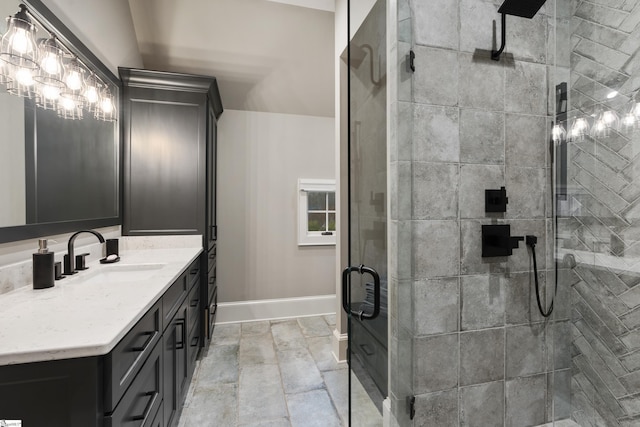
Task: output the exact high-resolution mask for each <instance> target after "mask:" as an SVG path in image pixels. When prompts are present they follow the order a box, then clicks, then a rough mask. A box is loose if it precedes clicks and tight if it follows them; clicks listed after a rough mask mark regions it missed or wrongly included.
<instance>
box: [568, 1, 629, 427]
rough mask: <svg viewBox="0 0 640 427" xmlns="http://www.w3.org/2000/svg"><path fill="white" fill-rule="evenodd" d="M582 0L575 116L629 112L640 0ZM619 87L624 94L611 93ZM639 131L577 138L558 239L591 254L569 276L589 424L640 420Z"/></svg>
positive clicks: (576, 32)
mask: <svg viewBox="0 0 640 427" xmlns="http://www.w3.org/2000/svg"><path fill="white" fill-rule="evenodd" d="M572 3H573V6H574V9H573V10H572V11H570V12H569V17H570V21H571V26H570V28H571V29H572V32H571V33H569V34H570V36H571V39H570V40H569V38H568V37H566V41H565V46H564V49H563V50H564V51H566V52H569V53H570V70H571V74H570V82H571V84H570V89H571V90H570V97H569V101H570V117H579V116H587V117H588V116H590V115H591V114H593V113H594V111H595V109H596V108H597V107H598V106H602V107H603V108H613V109H616V110H617V111H618V112H619V114H620V115H621V116H622V115H623V114H625V113H626V112H627V108H628V106H627V103H628V101H629V99H630V96H632V95H633V93H634V91H636V90H637V89H638V87H639V85H640V79H639V77H640V49H639V47H640V27H638V23H639V22H640V1H637V0H630V1H625V2H619V3H615V2H614V3H612V2H609V1H605V0H593V1H591V0H590V1H589V2H587V1H577V2H572ZM571 13H572V15H571ZM612 91H617V92H619V94H620V95H619V96H615V97H613V98H611V99H609V98H608V97H607V95H608V94H610V93H612ZM638 138H640V135H639V134H638V133H633V132H625V131H621V132H613V133H612V134H611V135H610V136H608V137H600V138H591V137H586V138H584V140H575V141H572V142H571V144H570V145H569V147H568V148H569V155H568V158H569V165H568V178H569V182H568V187H569V197H568V199H567V200H566V201H565V202H563V203H562V205H561V212H560V213H561V214H562V215H561V217H560V218H559V224H558V245H559V246H560V247H561V248H564V249H567V250H569V251H578V253H579V254H582V256H581V257H579V259H581V260H582V261H583V262H582V263H580V264H579V265H578V267H577V268H576V269H575V270H573V271H566V272H565V274H564V276H562V277H561V278H560V281H559V284H560V286H561V287H560V289H561V290H565V289H570V290H571V293H570V300H571V307H572V315H571V324H570V325H571V334H572V348H571V372H572V380H571V389H570V393H571V394H570V395H571V400H570V404H571V406H570V409H571V415H572V418H573V419H574V420H575V421H577V422H578V423H580V424H581V425H583V426H591V425H606V426H635V425H639V424H640V405H639V403H640V382H639V381H638V378H640V364H638V360H640V359H638V355H639V354H640V352H639V350H640V340H639V339H638V338H639V337H640V329H639V326H640V323H639V322H638V321H637V319H638V314H637V313H640V307H639V306H640V299H638V298H637V296H638V295H640V287H638V284H640V274H638V273H637V272H634V271H633V270H636V271H637V268H634V264H637V261H638V256H639V255H640V253H639V252H638V247H639V246H638V245H637V242H638V240H639V239H638V238H639V237H640V234H639V233H638V231H639V230H640V221H639V217H638V212H639V210H640V199H639V196H640V185H639V184H638V181H637V177H638V172H640V157H638V156H637V141H638ZM585 255H589V256H585ZM613 267H615V268H613ZM562 362H563V363H567V362H568V359H567V358H566V357H564V358H563V361H562Z"/></svg>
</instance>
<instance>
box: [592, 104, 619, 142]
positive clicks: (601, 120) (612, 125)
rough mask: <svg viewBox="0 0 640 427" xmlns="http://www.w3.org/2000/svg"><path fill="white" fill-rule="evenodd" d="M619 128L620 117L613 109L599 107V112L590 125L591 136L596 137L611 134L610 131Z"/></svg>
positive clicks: (604, 136)
mask: <svg viewBox="0 0 640 427" xmlns="http://www.w3.org/2000/svg"><path fill="white" fill-rule="evenodd" d="M619 128H620V118H619V117H618V113H616V112H615V111H614V110H605V109H603V108H600V111H599V113H598V114H597V115H596V119H595V121H594V122H593V126H592V127H591V136H593V137H596V138H606V137H609V136H611V131H612V130H615V131H617V130H618V129H619Z"/></svg>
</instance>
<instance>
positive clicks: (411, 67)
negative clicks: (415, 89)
mask: <svg viewBox="0 0 640 427" xmlns="http://www.w3.org/2000/svg"><path fill="white" fill-rule="evenodd" d="M415 59H416V54H415V53H414V52H413V50H410V51H409V70H411V72H412V73H415V72H416V64H414V62H413V61H414V60H415ZM407 71H408V70H407Z"/></svg>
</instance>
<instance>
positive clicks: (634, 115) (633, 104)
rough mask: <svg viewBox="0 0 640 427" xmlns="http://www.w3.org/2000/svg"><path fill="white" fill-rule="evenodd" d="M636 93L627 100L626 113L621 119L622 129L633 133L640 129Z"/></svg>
mask: <svg viewBox="0 0 640 427" xmlns="http://www.w3.org/2000/svg"><path fill="white" fill-rule="evenodd" d="M637 96H638V93H637V92H636V93H635V94H634V95H633V96H632V97H631V99H630V100H629V106H628V107H627V112H626V113H625V115H624V116H623V117H622V128H623V129H624V130H626V131H629V132H631V131H635V130H638V128H640V102H638V100H637Z"/></svg>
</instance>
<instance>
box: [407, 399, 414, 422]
mask: <svg viewBox="0 0 640 427" xmlns="http://www.w3.org/2000/svg"><path fill="white" fill-rule="evenodd" d="M407 409H408V410H409V419H410V420H412V419H413V417H415V416H416V397H415V396H407Z"/></svg>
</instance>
